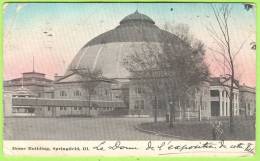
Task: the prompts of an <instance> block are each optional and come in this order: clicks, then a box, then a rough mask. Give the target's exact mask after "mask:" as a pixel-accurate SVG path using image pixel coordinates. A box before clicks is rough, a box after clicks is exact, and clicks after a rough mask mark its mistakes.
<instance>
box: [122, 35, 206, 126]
mask: <svg viewBox="0 0 260 161" xmlns="http://www.w3.org/2000/svg"><path fill="white" fill-rule="evenodd" d="M181 34H183V39H184V38H185V39H184V40H185V41H184V40H182V39H181V38H178V37H177V36H172V34H169V36H168V37H162V40H161V42H162V43H161V45H159V46H156V45H154V44H152V43H148V42H147V43H144V44H143V46H142V47H141V50H139V49H137V48H138V47H134V51H135V52H134V53H133V54H130V55H129V56H127V57H126V58H125V59H124V61H123V64H124V66H125V67H126V68H127V69H128V70H129V71H130V73H132V76H133V77H134V78H135V79H138V81H139V82H142V84H143V85H144V86H146V87H147V88H148V89H150V91H151V94H152V95H153V96H154V100H155V102H156V103H155V108H154V109H155V110H154V118H155V120H154V121H155V122H156V121H157V109H158V103H157V99H158V96H160V95H162V94H163V93H165V94H166V95H167V98H168V101H169V104H170V127H173V121H174V120H175V106H176V105H177V104H179V100H182V99H183V98H184V97H185V96H187V94H188V93H189V92H191V91H192V90H193V89H194V88H195V87H197V86H199V85H200V84H201V83H202V81H203V80H206V79H207V77H208V74H209V72H208V67H207V65H206V64H205V63H204V53H205V50H204V45H203V43H201V42H199V41H196V42H195V41H190V40H189V39H186V37H184V36H185V35H184V33H181ZM188 40H189V41H188ZM191 42H192V44H191ZM137 51H138V52H137ZM183 102H184V101H183Z"/></svg>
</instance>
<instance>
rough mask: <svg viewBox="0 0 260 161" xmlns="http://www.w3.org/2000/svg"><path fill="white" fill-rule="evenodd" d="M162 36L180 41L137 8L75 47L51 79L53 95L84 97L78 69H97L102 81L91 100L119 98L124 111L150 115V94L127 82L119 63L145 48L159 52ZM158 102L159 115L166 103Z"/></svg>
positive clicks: (115, 100)
mask: <svg viewBox="0 0 260 161" xmlns="http://www.w3.org/2000/svg"><path fill="white" fill-rule="evenodd" d="M166 38H170V39H171V40H173V41H176V44H178V43H183V42H182V41H181V40H180V39H179V38H178V37H177V36H176V35H174V34H172V33H170V32H167V31H165V30H162V29H160V28H159V27H157V26H156V25H155V22H154V21H153V20H152V19H151V18H150V17H148V16H146V15H144V14H142V13H139V12H138V11H136V12H134V13H132V14H130V15H128V16H126V17H125V18H123V19H122V20H121V21H120V23H119V25H118V26H117V27H115V28H114V29H112V30H110V31H107V32H105V33H103V34H100V35H99V36H97V37H95V38H93V39H92V40H90V41H89V42H87V43H86V44H85V45H84V46H83V47H82V48H81V49H80V50H79V52H78V53H77V54H76V56H75V57H74V59H73V60H72V62H71V63H70V65H69V66H68V68H67V70H66V72H65V74H64V76H62V77H59V78H58V79H57V80H56V81H55V89H56V90H55V98H59V99H60V98H73V99H77V98H78V99H87V98H88V92H87V91H86V89H82V84H81V83H82V81H81V78H82V77H81V76H80V75H79V74H78V71H80V70H86V69H88V70H92V71H94V70H101V71H102V74H103V76H104V77H105V78H106V80H100V83H99V84H98V86H96V87H95V92H94V96H93V97H92V99H93V100H99V101H101V102H102V101H103V100H105V101H113V102H117V101H123V102H124V104H125V107H124V108H126V111H127V113H130V114H139V115H140V114H145V115H153V105H152V100H151V97H149V96H147V95H145V94H144V92H143V91H144V89H142V87H140V86H139V85H138V84H136V83H135V81H130V80H132V79H131V73H130V72H129V71H128V70H127V69H126V68H125V66H124V65H123V60H124V59H126V58H127V56H129V55H131V54H135V53H142V52H143V51H144V50H146V49H148V48H152V49H155V50H157V51H158V52H161V51H162V48H161V45H162V42H163V40H165V39H166ZM75 71H76V72H75ZM158 101H159V102H158V103H159V106H160V109H159V114H161V115H165V111H166V110H165V109H166V108H167V106H168V103H167V101H165V100H164V101H160V100H158ZM87 108H88V107H87ZM90 108H91V107H90ZM122 108H123V107H122ZM105 109H106V108H105ZM108 109H111V108H109V107H108ZM113 110H114V108H112V111H113Z"/></svg>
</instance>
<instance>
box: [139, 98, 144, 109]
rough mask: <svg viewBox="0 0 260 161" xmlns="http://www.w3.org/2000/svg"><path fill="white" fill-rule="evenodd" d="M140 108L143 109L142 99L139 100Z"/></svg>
mask: <svg viewBox="0 0 260 161" xmlns="http://www.w3.org/2000/svg"><path fill="white" fill-rule="evenodd" d="M140 108H141V109H142V110H143V109H144V100H141V101H140Z"/></svg>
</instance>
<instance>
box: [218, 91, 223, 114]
mask: <svg viewBox="0 0 260 161" xmlns="http://www.w3.org/2000/svg"><path fill="white" fill-rule="evenodd" d="M218 92H219V116H222V90H218Z"/></svg>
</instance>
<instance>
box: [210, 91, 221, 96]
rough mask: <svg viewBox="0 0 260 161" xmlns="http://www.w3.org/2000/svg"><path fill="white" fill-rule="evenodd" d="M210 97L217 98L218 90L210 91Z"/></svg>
mask: <svg viewBox="0 0 260 161" xmlns="http://www.w3.org/2000/svg"><path fill="white" fill-rule="evenodd" d="M210 96H211V97H218V96H219V91H218V90H211V91H210Z"/></svg>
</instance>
